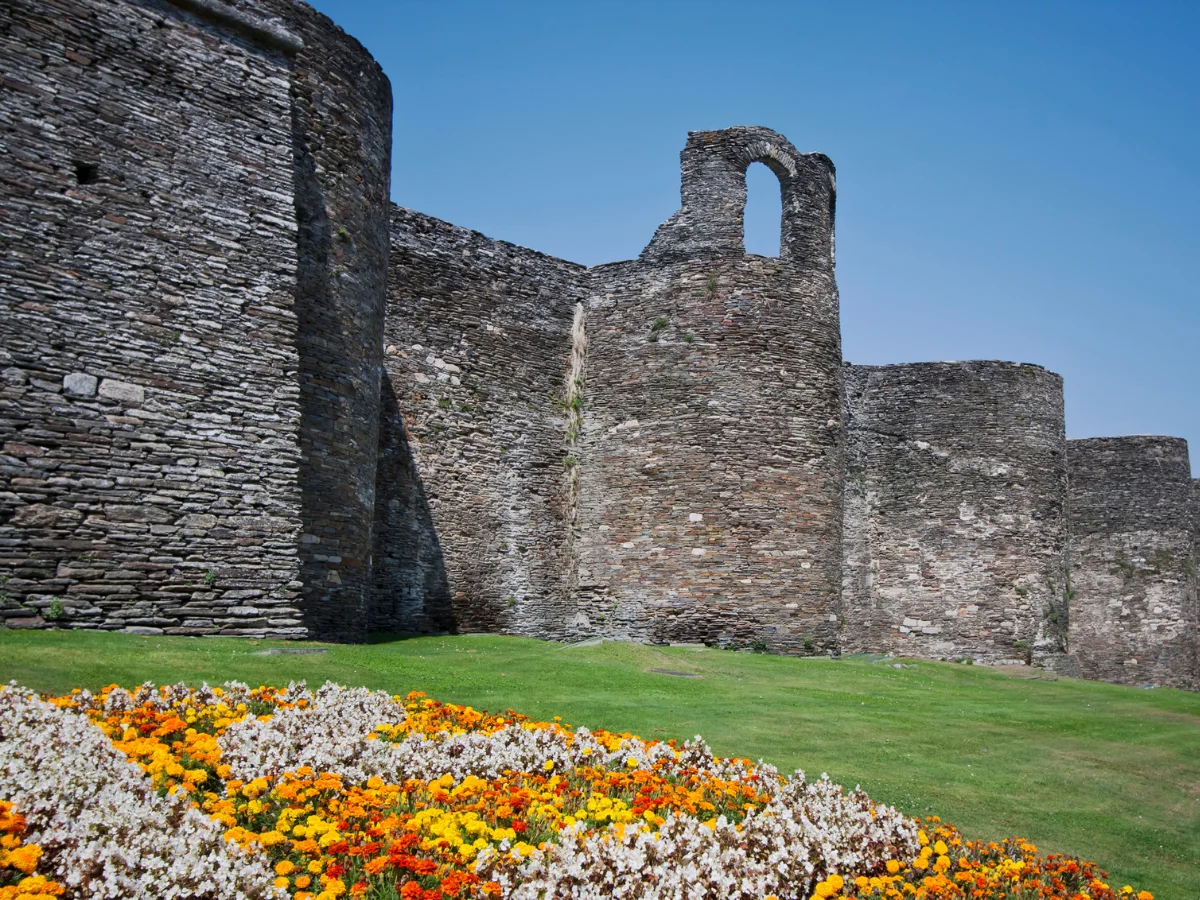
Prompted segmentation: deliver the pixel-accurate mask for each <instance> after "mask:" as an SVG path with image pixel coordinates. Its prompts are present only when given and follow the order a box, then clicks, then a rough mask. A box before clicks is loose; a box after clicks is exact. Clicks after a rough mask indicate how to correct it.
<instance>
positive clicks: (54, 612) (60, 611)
mask: <svg viewBox="0 0 1200 900" xmlns="http://www.w3.org/2000/svg"><path fill="white" fill-rule="evenodd" d="M65 614H66V609H65V608H64V607H63V602H62V600H60V599H59V598H58V597H55V598H54V599H53V600H51V601H50V605H49V606H48V607H46V611H45V612H43V613H42V618H43V619H49V620H50V621H52V622H53V621H57V620H58V619H61V618H62V617H63V616H64V615H65Z"/></svg>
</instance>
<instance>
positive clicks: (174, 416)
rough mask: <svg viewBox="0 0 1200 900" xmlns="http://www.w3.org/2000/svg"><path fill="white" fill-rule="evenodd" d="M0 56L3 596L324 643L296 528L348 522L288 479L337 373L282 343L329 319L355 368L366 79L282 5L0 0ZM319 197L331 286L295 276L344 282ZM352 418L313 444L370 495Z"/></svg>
mask: <svg viewBox="0 0 1200 900" xmlns="http://www.w3.org/2000/svg"><path fill="white" fill-rule="evenodd" d="M0 71H2V73H3V79H4V92H3V95H0V108H2V112H3V115H2V119H3V122H4V130H3V133H2V136H0V234H2V238H3V243H4V249H5V254H4V256H3V259H2V260H0V267H2V268H0V370H2V372H3V382H0V572H2V573H3V575H4V577H5V578H6V581H5V584H4V585H3V586H0V593H2V594H3V597H4V600H3V601H2V602H3V606H4V607H5V608H4V609H3V610H2V613H3V615H4V616H5V617H6V619H7V620H8V622H9V623H10V624H18V625H20V624H23V625H29V626H39V625H43V624H46V623H47V622H48V621H50V619H49V617H51V616H55V617H56V621H58V622H59V623H65V624H68V625H71V626H77V627H98V628H105V629H127V630H142V631H167V632H171V633H188V634H210V633H229V634H267V633H270V634H276V635H294V636H301V635H305V634H314V633H321V632H322V631H323V630H324V629H326V628H328V629H329V630H330V631H331V632H332V633H334V634H341V633H342V632H338V631H337V629H338V628H339V627H340V626H339V624H338V623H336V622H334V621H333V619H334V617H332V616H329V615H326V616H324V617H322V615H320V613H319V612H318V610H319V609H320V601H321V599H322V598H323V597H325V596H327V594H328V589H327V588H326V587H325V586H324V583H322V584H320V585H319V586H317V587H316V588H315V589H314V587H313V586H312V585H310V584H309V583H308V582H307V581H306V577H307V573H306V571H305V567H306V565H307V561H305V560H302V559H301V557H300V555H299V550H298V547H299V543H298V542H299V541H300V540H302V539H303V538H302V535H304V534H318V535H322V534H325V533H326V532H328V531H329V529H330V528H332V529H333V530H334V531H336V532H337V533H339V534H342V533H347V534H351V535H352V536H353V527H352V526H351V525H345V524H343V521H349V520H350V519H351V518H352V517H350V516H344V515H343V510H342V509H340V508H338V507H337V503H338V501H337V500H336V499H335V501H334V504H332V505H330V504H329V503H328V501H325V505H324V506H322V505H321V504H320V503H318V504H313V505H310V504H308V503H306V502H305V501H304V497H303V494H304V490H305V485H304V484H303V483H302V480H301V478H300V474H301V469H302V467H305V465H306V455H308V456H311V455H312V454H310V453H309V451H308V446H309V444H311V443H312V435H314V434H317V433H322V432H323V430H324V429H323V427H322V425H321V424H320V419H321V417H322V416H328V418H330V419H334V420H338V421H343V422H344V421H346V420H347V419H348V417H347V416H345V415H342V416H340V417H339V416H337V415H334V414H332V412H333V411H334V410H338V409H341V408H343V407H346V406H347V405H348V404H347V402H346V401H345V399H344V398H345V396H346V392H347V391H348V390H349V388H350V385H349V384H348V381H347V379H345V378H343V377H342V374H343V371H342V370H343V369H344V368H345V365H344V363H343V361H342V360H343V355H342V352H343V348H342V347H339V348H338V349H337V358H336V361H335V360H334V355H333V354H332V353H324V352H323V351H322V350H321V349H320V347H319V346H318V345H320V343H321V341H324V340H327V339H328V337H329V336H328V335H323V336H322V337H321V338H320V339H318V340H313V339H308V340H306V339H305V338H304V337H303V334H304V332H305V331H306V330H311V329H309V328H308V324H307V323H312V322H313V321H315V320H316V319H318V318H321V317H324V321H323V322H322V324H321V325H320V326H319V327H321V328H322V329H325V328H326V325H327V324H328V323H330V322H332V323H333V324H334V325H336V326H341V327H342V328H343V329H344V333H343V335H342V336H341V343H342V344H347V345H351V346H357V345H358V343H359V342H360V341H362V342H363V347H365V348H367V350H364V351H361V352H359V354H358V355H359V357H362V358H365V359H366V360H367V364H366V365H364V364H363V363H362V362H361V361H359V360H355V361H354V362H352V363H351V365H350V368H351V369H359V370H361V369H369V368H370V367H371V366H372V365H373V366H374V371H373V372H372V373H371V375H373V376H374V377H369V378H367V379H366V382H367V383H368V385H371V384H377V383H378V377H377V374H376V373H377V372H378V362H377V355H378V353H379V335H378V332H379V330H381V329H380V328H379V327H378V326H376V333H375V335H374V336H372V335H370V334H369V333H364V332H369V328H360V326H361V325H362V324H363V323H365V324H366V325H368V326H373V325H374V324H375V322H377V321H378V319H379V318H380V316H381V312H382V299H383V298H382V284H383V275H382V271H381V270H382V258H383V257H382V254H384V253H386V239H385V237H384V235H385V234H386V230H385V225H384V222H383V220H382V214H377V213H376V212H375V211H374V207H373V205H372V204H373V202H374V200H375V199H376V198H386V195H387V176H388V166H387V159H388V152H389V150H388V143H389V127H390V122H389V117H390V102H389V100H388V88H387V82H386V79H384V78H383V75H382V73H381V72H380V71H379V70H378V67H376V66H375V65H374V64H373V63H372V62H371V61H370V59H369V57H367V56H366V54H365V53H364V52H363V51H362V50H361V48H360V47H359V46H358V45H357V44H356V43H354V42H352V41H350V40H349V39H348V38H346V37H345V36H344V35H342V34H341V32H339V31H337V30H336V29H335V28H334V27H333V26H332V23H329V22H328V20H326V19H323V18H322V17H319V16H317V14H315V13H313V12H312V11H311V10H309V9H308V8H307V7H302V6H300V5H299V4H292V3H288V2H282V0H280V2H277V3H270V4H264V5H254V4H247V3H243V4H240V5H239V6H238V7H237V8H234V7H231V6H227V5H225V4H222V3H218V2H214V0H192V2H188V3H186V4H183V3H181V4H180V5H170V4H167V3H159V2H153V0H145V2H129V0H115V2H114V0H44V2H43V0H39V2H36V3H35V2H32V0H14V2H12V3H6V4H5V5H4V7H3V9H2V10H0ZM293 91H295V95H296V102H295V103H293V98H292V93H293ZM343 106H346V107H350V110H349V111H344V110H343V109H342V107H343ZM356 154H357V155H356ZM321 208H323V209H324V212H325V215H326V216H328V218H330V219H331V221H333V222H334V227H336V224H337V223H339V222H340V221H341V220H343V219H345V220H346V221H347V222H348V228H350V229H352V230H351V231H350V234H349V237H350V239H351V240H350V241H349V242H348V243H351V244H352V248H351V249H350V250H349V251H348V252H346V253H345V254H343V255H344V256H346V257H348V259H347V261H346V262H345V263H344V267H343V272H342V273H340V274H342V275H345V276H346V277H347V278H348V279H349V280H350V282H351V283H350V284H348V285H347V286H346V287H345V288H341V287H339V286H338V285H336V284H334V285H330V286H329V287H328V289H326V290H321V289H320V288H316V287H314V285H315V284H316V283H317V282H320V281H322V280H326V281H328V280H332V279H333V278H335V277H339V276H336V275H335V270H334V269H333V268H331V265H332V264H333V263H334V259H333V257H334V256H336V255H338V254H337V252H336V251H334V252H325V251H323V250H322V248H321V247H320V244H321V237H320V235H319V234H317V233H315V232H318V231H319V228H318V229H314V228H313V227H312V226H311V220H312V219H314V218H318V217H319V212H315V211H318V210H320V209H321ZM298 210H299V211H300V212H301V215H300V217H299V227H298V222H297V220H298V215H297V213H298ZM355 216H358V218H355ZM355 242H357V243H355ZM364 310H367V312H366V313H364V312H363V311H364ZM298 333H300V335H301V336H299V337H298ZM371 348H373V352H374V354H375V355H376V358H371V357H370V352H368V351H370V350H371ZM354 355H355V354H354V352H351V353H350V354H349V356H350V357H351V358H353V357H354ZM301 369H306V370H307V371H309V372H312V373H316V374H315V375H314V376H313V377H314V378H315V379H316V380H318V381H319V382H320V390H319V391H314V390H313V389H312V387H311V386H310V385H309V384H308V383H307V379H306V383H305V384H304V385H302V384H301V381H300V378H299V375H298V373H299V371H300V370H301ZM326 394H327V395H326ZM356 402H357V401H356ZM368 402H369V399H368ZM367 418H368V419H369V420H371V421H372V422H373V421H374V417H373V416H371V417H367ZM354 427H357V426H354ZM366 431H367V432H368V434H367V437H369V440H367V441H364V442H360V443H359V445H358V446H357V447H356V446H354V445H352V444H350V442H349V441H347V440H346V438H347V437H349V438H355V437H356V435H355V433H354V428H353V427H349V428H346V429H343V430H342V431H340V432H339V433H338V434H337V435H336V437H337V440H338V442H339V446H338V447H337V448H336V449H335V450H334V451H333V453H331V456H336V457H341V458H343V459H348V458H351V457H355V458H357V464H356V465H354V466H343V471H342V474H341V475H339V476H338V478H339V485H340V488H341V489H340V490H339V491H338V493H337V495H335V497H336V496H344V495H347V494H348V495H350V496H354V495H355V494H357V493H359V492H362V493H365V494H368V495H369V493H370V490H369V489H370V483H373V479H374V453H375V447H376V441H375V434H374V425H371V426H370V427H369V428H367V429H366ZM347 447H349V448H350V449H347ZM309 468H311V467H309ZM363 478H368V479H369V482H368V483H367V484H366V485H365V486H364V485H362V484H360V483H356V479H357V480H358V481H361V479H363ZM310 480H311V475H310ZM362 505H363V503H362V502H359V503H358V506H359V507H360V508H361V507H362ZM372 505H373V503H372V502H370V498H369V497H368V499H367V502H366V506H367V508H368V509H369V508H370V507H371V506H372ZM369 523H370V519H369V517H368V518H367V527H368V528H369ZM359 532H361V528H360V529H359ZM358 538H359V543H360V544H361V534H359V535H358ZM347 555H349V554H347ZM356 555H359V556H361V554H356ZM312 601H315V602H312ZM357 633H361V627H360V630H359V631H358V632H357Z"/></svg>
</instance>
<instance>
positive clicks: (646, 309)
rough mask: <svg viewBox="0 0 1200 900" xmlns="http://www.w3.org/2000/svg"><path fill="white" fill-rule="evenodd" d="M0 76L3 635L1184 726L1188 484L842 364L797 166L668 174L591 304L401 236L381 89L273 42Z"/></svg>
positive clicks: (4, 49) (446, 235) (460, 238)
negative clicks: (221, 646)
mask: <svg viewBox="0 0 1200 900" xmlns="http://www.w3.org/2000/svg"><path fill="white" fill-rule="evenodd" d="M0 67H2V70H3V73H4V86H5V92H4V94H3V95H0V113H2V116H0V123H2V127H3V131H2V133H0V238H2V239H3V242H4V247H5V250H6V253H5V255H4V257H3V260H2V261H0V577H2V578H3V579H4V581H3V583H0V616H3V618H4V619H5V621H6V622H7V623H8V624H9V625H10V626H13V627H32V628H38V627H47V626H65V627H77V628H91V629H105V630H122V631H127V632H135V633H138V632H140V633H152V634H158V633H169V634H197V635H201V634H242V635H258V636H275V637H308V638H321V639H328V640H340V641H357V640H362V639H364V638H365V636H366V632H367V631H368V630H369V629H371V628H379V629H387V630H393V631H407V632H439V631H447V630H463V631H499V632H508V633H515V634H527V635H533V636H538V637H550V638H558V639H577V638H583V637H593V636H607V637H616V638H623V639H629V640H637V641H651V642H665V641H685V642H698V641H703V642H705V643H710V644H715V645H719V646H733V647H743V648H757V649H766V650H773V651H776V652H785V653H793V654H802V655H803V654H827V655H837V654H839V653H844V652H858V651H862V652H890V653H897V654H914V655H927V656H940V657H949V658H963V657H967V658H970V659H973V660H980V661H1006V660H1007V661H1018V660H1027V661H1031V662H1033V663H1035V664H1042V665H1049V666H1054V667H1058V668H1061V669H1063V670H1065V671H1070V672H1075V673H1078V674H1082V675H1085V676H1087V677H1096V678H1105V679H1109V680H1114V681H1124V682H1129V683H1137V684H1142V683H1155V684H1164V685H1174V686H1179V687H1191V688H1197V687H1200V673H1198V672H1197V666H1198V665H1200V663H1198V661H1197V640H1198V631H1200V629H1198V628H1197V615H1198V611H1197V595H1196V569H1195V565H1196V559H1195V543H1196V532H1197V529H1198V527H1200V488H1197V486H1196V485H1197V484H1198V482H1194V481H1192V480H1191V479H1190V470H1189V466H1188V462H1187V449H1186V444H1184V442H1182V441H1179V440H1176V439H1170V438H1114V439H1096V440H1089V441H1071V442H1068V441H1066V440H1065V438H1064V429H1063V405H1062V382H1061V379H1060V378H1059V377H1058V376H1057V375H1054V374H1052V373H1050V372H1047V371H1046V370H1044V369H1042V368H1040V367H1038V366H1029V365H1017V364H1014V363H1002V362H968V363H921V364H913V365H902V366H870V367H868V366H850V365H844V364H843V363H842V359H841V343H840V341H841V339H840V323H839V310H838V295H837V287H836V283H835V281H834V268H833V224H834V201H835V183H834V169H833V164H832V163H831V162H830V161H829V159H828V158H826V157H825V156H822V155H821V154H812V153H799V152H797V151H796V149H795V148H794V147H793V146H792V145H791V144H790V143H789V142H788V141H787V140H786V139H785V138H784V137H783V136H781V135H779V134H777V133H775V132H773V131H770V130H768V129H765V128H756V127H737V128H730V129H725V130H723V131H698V132H692V133H691V134H690V135H689V136H688V140H687V144H686V146H685V148H684V150H683V152H682V154H681V169H682V186H681V206H680V209H679V211H678V212H676V213H675V215H673V216H672V217H671V218H670V219H669V220H668V221H667V222H665V223H663V225H662V226H661V227H660V228H659V229H658V231H657V232H656V233H655V235H654V236H653V239H652V240H651V241H650V243H649V245H648V246H647V247H646V249H645V251H643V253H642V254H641V255H640V256H639V258H638V259H636V260H631V261H626V262H619V263H613V264H609V265H603V266H596V267H593V268H585V267H583V266H579V265H576V264H574V263H570V262H567V261H564V260H560V259H555V258H553V257H549V256H546V255H544V254H540V253H537V252H535V251H532V250H527V249H524V248H522V247H517V246H514V245H512V244H508V243H505V242H502V241H497V240H493V239H491V238H488V237H485V236H483V235H480V234H478V233H476V232H472V231H468V230H466V229H462V228H458V227H456V226H453V225H450V224H448V223H445V222H441V221H438V220H436V219H433V218H430V217H428V216H424V215H422V214H420V213H417V212H413V211H410V210H406V209H402V208H399V207H394V206H391V205H390V204H389V202H388V185H389V164H390V143H391V137H392V133H391V95H390V87H389V85H388V82H387V79H386V77H385V76H384V75H383V73H382V71H381V70H380V69H379V67H378V66H377V65H376V64H375V62H374V61H373V60H372V59H371V58H370V56H369V55H368V54H367V53H366V52H365V50H363V48H362V47H361V46H360V45H359V44H358V43H357V42H355V41H354V40H353V39H351V38H349V37H347V36H346V35H345V34H343V33H342V32H341V31H340V30H339V29H338V28H337V27H336V26H334V25H333V23H331V22H330V21H329V20H328V19H326V18H324V17H323V16H321V15H319V14H318V13H316V12H314V11H313V10H312V9H310V8H309V7H307V6H305V5H304V4H303V3H300V2H296V0H232V2H226V0H39V2H34V0H13V2H11V3H7V4H5V6H4V7H3V8H2V9H0ZM756 162H761V163H763V164H765V165H766V166H768V167H769V168H770V169H771V170H772V171H773V172H774V173H775V174H776V176H777V177H778V178H779V182H780V190H781V198H782V209H783V213H782V219H781V246H780V253H779V256H778V257H762V256H755V255H750V254H747V253H746V252H745V249H744V247H743V241H742V215H743V210H744V206H745V200H746V183H745V173H746V169H747V167H748V166H750V165H751V164H753V163H756Z"/></svg>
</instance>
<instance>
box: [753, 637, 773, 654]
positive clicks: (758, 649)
mask: <svg viewBox="0 0 1200 900" xmlns="http://www.w3.org/2000/svg"><path fill="white" fill-rule="evenodd" d="M770 649H771V648H770V647H768V646H767V642H766V641H764V640H763V639H762V638H759V639H758V640H755V641H751V642H750V652H751V653H767V652H769V651H770Z"/></svg>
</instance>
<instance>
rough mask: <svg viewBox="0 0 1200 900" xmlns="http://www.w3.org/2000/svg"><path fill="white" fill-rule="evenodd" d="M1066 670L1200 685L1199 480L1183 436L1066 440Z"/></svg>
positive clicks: (1125, 680)
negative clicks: (1068, 612)
mask: <svg viewBox="0 0 1200 900" xmlns="http://www.w3.org/2000/svg"><path fill="white" fill-rule="evenodd" d="M1067 446H1068V455H1069V459H1070V466H1071V488H1070V510H1071V532H1072V540H1071V588H1072V591H1073V598H1072V600H1071V639H1070V655H1069V663H1070V670H1071V671H1073V672H1074V673H1076V674H1079V675H1082V676H1083V677H1085V678H1100V679H1103V680H1105V681H1119V682H1123V683H1126V684H1164V685H1171V686H1174V687H1190V688H1193V689H1194V688H1197V687H1200V679H1198V677H1197V614H1198V610H1197V598H1196V556H1195V520H1194V507H1193V505H1192V504H1193V502H1194V501H1193V496H1194V495H1193V490H1194V488H1193V482H1192V479H1191V466H1190V464H1189V461H1188V449H1187V442H1186V441H1183V440H1181V439H1179V438H1170V437H1121V438H1088V439H1085V440H1075V441H1069V442H1068V445H1067Z"/></svg>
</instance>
